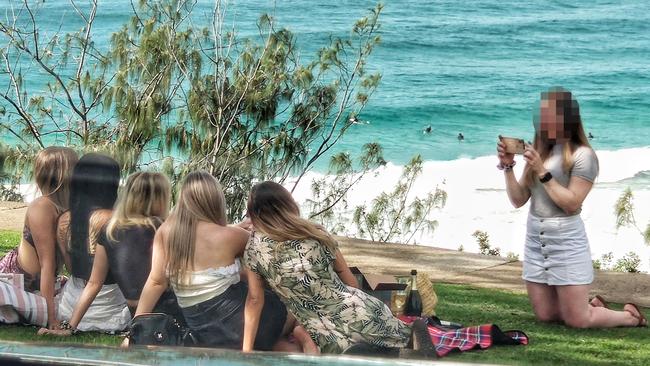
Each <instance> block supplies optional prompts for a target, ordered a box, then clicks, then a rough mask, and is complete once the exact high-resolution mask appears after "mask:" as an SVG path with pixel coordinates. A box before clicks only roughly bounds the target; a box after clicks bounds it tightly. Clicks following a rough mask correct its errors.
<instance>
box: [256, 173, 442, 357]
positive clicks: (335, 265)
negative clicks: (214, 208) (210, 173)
mask: <svg viewBox="0 0 650 366" xmlns="http://www.w3.org/2000/svg"><path fill="white" fill-rule="evenodd" d="M248 216H249V217H250V219H251V221H252V224H253V226H254V228H255V231H254V232H253V234H252V235H251V239H250V241H249V243H248V246H247V248H246V251H245V253H244V261H245V263H246V265H247V266H248V268H249V269H250V270H251V271H252V272H254V273H256V274H257V276H250V277H253V280H254V281H259V282H262V281H266V283H268V285H269V286H270V287H271V289H272V290H273V291H275V293H276V294H277V295H278V296H279V297H280V299H281V300H282V301H283V302H284V304H285V305H286V306H287V310H289V312H290V313H291V314H293V315H294V316H295V317H296V318H297V320H298V322H300V324H302V325H303V326H304V327H305V328H306V329H307V332H308V333H309V335H310V336H311V338H312V339H313V340H314V342H316V344H317V345H318V346H319V348H320V350H321V352H323V353H342V352H343V351H345V350H346V349H347V348H349V347H351V346H353V345H355V344H358V343H366V344H370V345H373V346H378V347H386V348H403V347H406V346H407V345H408V344H410V343H411V342H410V341H411V334H412V331H414V332H415V333H414V335H415V337H414V339H413V346H414V347H413V348H414V349H419V350H421V351H425V352H427V351H428V352H429V353H433V352H434V350H433V347H432V344H431V339H430V337H429V336H428V333H427V332H426V325H425V324H424V322H422V321H416V322H415V323H414V325H413V329H412V327H411V326H410V325H407V324H405V323H403V322H402V321H400V320H399V319H397V318H395V317H394V316H393V315H392V314H391V312H390V310H389V309H388V307H387V306H386V305H385V304H384V303H383V302H381V301H380V300H379V299H377V298H374V297H372V296H370V295H368V294H366V293H365V292H363V291H361V290H359V289H357V288H355V287H353V286H354V285H355V284H356V281H355V279H354V276H353V275H352V273H351V272H350V270H349V268H348V266H347V263H346V262H345V259H343V256H342V255H341V252H340V251H339V250H338V245H337V242H336V241H335V240H334V239H333V238H332V237H331V236H330V235H329V234H327V233H326V232H325V231H323V230H321V229H320V228H318V227H317V226H316V225H314V224H313V223H311V222H309V221H307V220H305V219H302V218H301V217H300V211H299V208H298V205H297V204H296V203H295V201H294V200H293V198H292V197H291V194H290V193H289V192H288V191H287V190H286V189H285V188H284V187H282V186H281V185H279V184H277V183H274V182H263V183H259V184H257V185H255V186H254V187H253V189H252V191H251V194H250V197H249V201H248ZM249 281H250V279H249ZM346 284H347V285H346Z"/></svg>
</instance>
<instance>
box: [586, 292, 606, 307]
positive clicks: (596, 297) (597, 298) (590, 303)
mask: <svg viewBox="0 0 650 366" xmlns="http://www.w3.org/2000/svg"><path fill="white" fill-rule="evenodd" d="M594 300H598V301H599V302H600V303H601V304H602V305H594V303H593V301H594ZM589 305H591V306H593V307H602V308H605V309H609V304H608V303H607V301H605V299H603V297H602V296H600V295H596V296H594V297H593V298H591V300H589Z"/></svg>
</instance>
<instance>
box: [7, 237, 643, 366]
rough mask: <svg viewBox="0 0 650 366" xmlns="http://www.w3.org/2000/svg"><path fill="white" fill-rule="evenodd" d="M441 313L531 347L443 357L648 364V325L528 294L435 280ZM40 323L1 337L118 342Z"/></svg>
mask: <svg viewBox="0 0 650 366" xmlns="http://www.w3.org/2000/svg"><path fill="white" fill-rule="evenodd" d="M19 240H20V233H17V232H10V231H0V255H2V254H4V252H6V251H8V250H11V249H12V248H14V247H15V246H16V245H17V243H18V241H19ZM435 289H436V292H437V294H438V297H439V299H440V301H439V304H438V308H437V309H436V311H437V313H438V315H439V316H440V317H441V318H442V319H445V320H451V321H456V322H461V323H463V324H465V325H478V324H485V323H493V324H497V325H499V327H500V328H501V329H502V330H509V329H519V330H522V331H524V332H526V334H528V336H529V338H530V344H529V345H527V346H496V347H493V348H490V349H488V350H483V351H478V350H477V351H472V352H465V353H452V354H450V355H449V356H447V357H446V358H445V359H447V360H454V361H460V362H481V363H495V364H511V365H533V364H534V365H621V366H623V365H625V366H631V365H648V364H650V346H649V345H650V330H648V328H634V329H632V328H615V329H602V330H593V329H569V328H567V327H564V326H561V325H549V324H541V323H538V322H537V321H535V318H534V316H533V312H532V309H531V307H530V304H529V303H528V298H527V297H526V296H525V295H521V294H513V293H509V292H505V291H499V290H488V289H476V288H473V287H470V286H461V285H447V284H437V285H436V286H435ZM36 331H37V328H35V327H21V326H0V340H13V341H27V342H31V341H41V342H66V343H86V344H103V345H118V344H119V343H120V342H121V339H120V338H119V337H117V336H111V335H105V334H98V333H88V334H79V335H76V336H73V337H67V338H56V337H39V336H37V335H36Z"/></svg>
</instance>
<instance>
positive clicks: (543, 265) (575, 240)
mask: <svg viewBox="0 0 650 366" xmlns="http://www.w3.org/2000/svg"><path fill="white" fill-rule="evenodd" d="M526 229H527V230H526V247H525V249H524V266H523V267H524V268H523V275H522V278H523V279H524V280H526V281H530V282H536V283H543V284H547V285H550V286H563V285H588V284H590V283H592V282H593V280H594V269H593V264H592V262H591V251H590V250H589V241H588V240H587V234H586V233H585V226H584V223H583V222H582V219H581V218H580V215H574V216H568V217H552V218H544V217H537V216H534V215H533V214H528V222H527V226H526Z"/></svg>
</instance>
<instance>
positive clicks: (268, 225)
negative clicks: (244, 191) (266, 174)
mask: <svg viewBox="0 0 650 366" xmlns="http://www.w3.org/2000/svg"><path fill="white" fill-rule="evenodd" d="M247 209H248V217H250V219H251V221H252V222H253V226H255V229H257V230H260V231H262V232H263V233H265V234H266V235H268V236H269V237H270V238H271V239H273V240H276V241H287V240H304V239H314V240H316V241H318V242H319V243H321V244H322V245H325V246H326V247H328V248H329V249H330V250H331V251H332V253H335V252H336V248H337V242H336V240H334V238H332V237H331V236H330V235H329V234H328V233H327V232H325V231H323V230H321V229H319V228H318V227H317V226H316V225H315V224H314V223H312V222H311V221H309V220H305V219H303V218H302V217H300V208H299V207H298V205H297V204H296V202H295V201H294V200H293V197H291V193H289V191H287V190H286V189H285V188H284V187H283V186H282V185H280V184H278V183H275V182H270V181H267V182H262V183H258V184H256V185H255V186H253V188H252V189H251V193H250V196H249V198H248V207H247Z"/></svg>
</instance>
